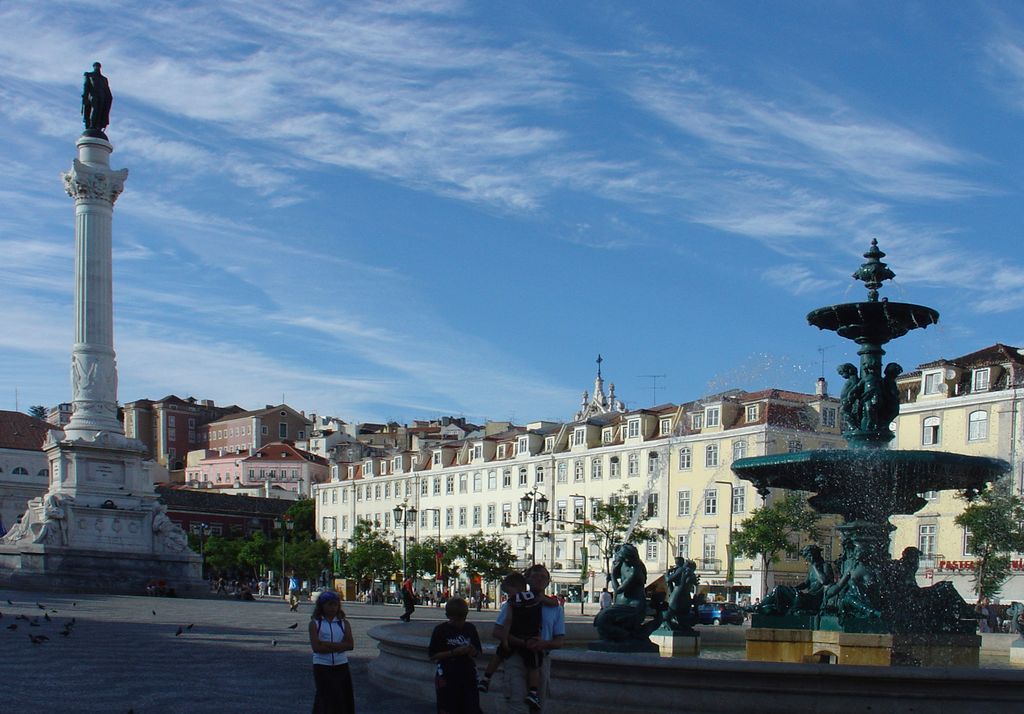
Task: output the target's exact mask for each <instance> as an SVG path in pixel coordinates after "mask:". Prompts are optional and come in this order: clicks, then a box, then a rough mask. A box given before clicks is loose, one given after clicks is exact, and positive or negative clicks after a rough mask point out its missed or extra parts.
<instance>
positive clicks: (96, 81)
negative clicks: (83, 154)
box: [82, 62, 114, 139]
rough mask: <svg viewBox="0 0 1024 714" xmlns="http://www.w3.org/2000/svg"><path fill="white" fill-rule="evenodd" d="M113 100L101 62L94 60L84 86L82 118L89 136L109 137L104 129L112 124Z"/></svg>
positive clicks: (86, 75)
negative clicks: (102, 71) (101, 69)
mask: <svg viewBox="0 0 1024 714" xmlns="http://www.w3.org/2000/svg"><path fill="white" fill-rule="evenodd" d="M113 101H114V96H113V95H112V94H111V93H110V84H109V83H108V82H107V78H106V77H104V76H103V74H102V73H101V72H100V63H99V62H93V64H92V72H86V73H85V84H84V86H83V87H82V120H83V121H84V122H85V133H86V135H87V136H95V137H99V138H100V139H106V138H107V137H106V134H104V133H103V130H104V129H106V128H107V125H108V124H110V105H111V104H112V103H113Z"/></svg>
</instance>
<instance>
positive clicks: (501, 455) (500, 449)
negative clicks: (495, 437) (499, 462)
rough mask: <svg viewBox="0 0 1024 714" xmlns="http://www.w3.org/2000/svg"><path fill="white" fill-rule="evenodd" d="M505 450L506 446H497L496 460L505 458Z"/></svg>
mask: <svg viewBox="0 0 1024 714" xmlns="http://www.w3.org/2000/svg"><path fill="white" fill-rule="evenodd" d="M506 448H507V445H506V444H498V458H499V459H503V458H505V451H506Z"/></svg>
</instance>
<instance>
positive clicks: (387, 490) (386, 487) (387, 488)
mask: <svg viewBox="0 0 1024 714" xmlns="http://www.w3.org/2000/svg"><path fill="white" fill-rule="evenodd" d="M384 498H391V484H390V483H386V484H384Z"/></svg>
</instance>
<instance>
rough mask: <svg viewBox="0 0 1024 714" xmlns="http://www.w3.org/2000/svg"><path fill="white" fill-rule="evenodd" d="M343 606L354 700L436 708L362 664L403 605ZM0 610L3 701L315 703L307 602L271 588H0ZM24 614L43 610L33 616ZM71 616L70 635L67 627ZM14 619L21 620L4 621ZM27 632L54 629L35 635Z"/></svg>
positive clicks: (79, 706)
mask: <svg viewBox="0 0 1024 714" xmlns="http://www.w3.org/2000/svg"><path fill="white" fill-rule="evenodd" d="M8 600H10V601H11V602H12V603H13V604H10V603H8ZM40 604H41V605H43V606H44V608H45V609H41V608H39V607H38V605H40ZM345 609H346V613H347V614H348V616H349V619H350V621H351V622H352V627H353V634H354V636H355V641H356V648H355V650H354V652H350V653H349V658H350V661H351V663H352V676H353V680H354V682H355V692H356V709H357V711H359V712H360V713H364V712H388V713H392V712H402V713H408V714H419V713H420V712H422V713H423V714H427V713H428V712H433V711H434V705H433V702H422V701H416V700H412V699H408V698H406V697H402V696H399V695H396V694H394V693H392V692H390V691H387V690H384V689H381V688H379V687H376V686H374V685H373V684H372V683H371V682H370V681H369V677H368V674H367V665H368V663H369V661H370V660H371V659H373V658H374V657H376V656H377V644H376V642H375V641H374V640H372V639H370V638H369V637H368V636H367V635H366V632H367V631H368V630H369V629H370V628H371V627H373V626H375V625H378V624H381V623H383V622H393V621H397V618H398V615H399V614H401V608H400V607H397V606H384V605H363V604H358V603H347V604H346V605H345ZM54 611H56V612H54ZM154 612H155V614H154ZM0 613H2V617H0V682H2V686H0V712H33V713H38V712H61V713H64V714H67V713H74V712H103V713H104V714H106V713H108V712H128V711H134V712H135V714H150V713H152V714H169V713H173V712H189V713H190V714H191V713H203V712H217V713H218V714H223V713H225V712H246V713H257V712H258V713H267V714H270V713H274V712H308V711H310V709H311V708H312V703H313V674H312V664H311V660H310V656H311V655H310V650H309V641H308V635H307V632H306V626H307V623H308V622H309V617H310V614H311V613H312V605H311V604H309V603H303V604H302V605H301V606H300V610H299V612H298V613H294V612H289V611H288V606H287V604H286V603H283V602H281V601H280V600H276V599H274V600H271V599H267V600H259V601H256V602H241V601H238V600H234V599H230V598H224V599H186V598H157V597H144V596H124V595H68V594H53V593H31V592H21V591H13V590H2V589H0ZM19 615H21V616H24V617H27V618H29V619H30V620H31V621H35V620H38V627H33V626H31V625H30V624H29V622H28V621H26V620H23V619H18V618H17V616H19ZM44 615H45V616H48V617H49V618H50V620H49V621H47V620H46V619H45V617H44ZM414 618H415V619H416V620H421V621H422V620H436V621H438V622H440V621H441V620H442V619H443V611H441V610H438V609H434V608H417V610H416V614H415V615H414ZM493 618H494V613H493V612H491V613H486V612H485V613H482V614H480V615H477V614H476V613H473V618H472V619H473V620H474V621H475V622H477V623H478V624H479V623H481V622H486V621H488V620H493ZM72 619H74V622H75V624H74V625H73V627H72V628H71V634H69V635H67V636H63V635H61V631H62V630H63V629H64V625H65V623H67V622H69V621H71V620H72ZM295 623H298V626H297V627H296V628H295V629H290V628H289V626H290V625H293V624H295ZM11 625H17V628H16V629H14V630H11V629H8V628H9V627H10V626H11ZM189 625H191V629H189V627H188V626H189ZM179 628H182V632H181V634H180V635H178V634H176V633H177V632H178V629H179ZM489 630H490V627H489V626H486V629H485V630H482V631H489ZM29 635H32V636H34V637H38V636H39V635H45V636H46V637H48V638H49V639H48V640H46V641H44V642H42V643H40V644H34V643H33V642H32V641H31V639H30V638H29ZM275 641H276V644H274V642H275Z"/></svg>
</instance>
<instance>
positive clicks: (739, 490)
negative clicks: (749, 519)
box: [732, 486, 747, 513]
mask: <svg viewBox="0 0 1024 714" xmlns="http://www.w3.org/2000/svg"><path fill="white" fill-rule="evenodd" d="M746 510H747V487H746V486H735V487H733V489H732V512H733V513H743V512H744V511H746Z"/></svg>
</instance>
